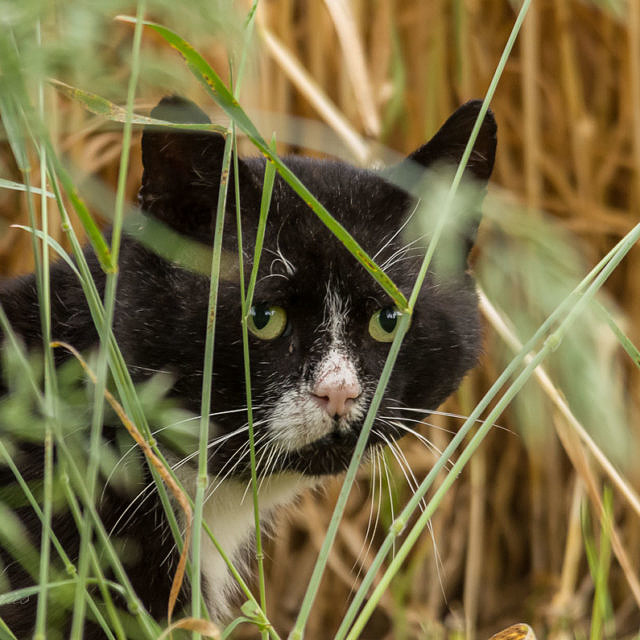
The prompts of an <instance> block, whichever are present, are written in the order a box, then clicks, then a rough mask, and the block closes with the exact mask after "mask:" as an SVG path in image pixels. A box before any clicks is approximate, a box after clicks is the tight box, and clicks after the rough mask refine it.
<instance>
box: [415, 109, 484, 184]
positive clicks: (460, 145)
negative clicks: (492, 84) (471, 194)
mask: <svg viewBox="0 0 640 640" xmlns="http://www.w3.org/2000/svg"><path fill="white" fill-rule="evenodd" d="M481 107H482V101H481V100H470V101H469V102H467V103H466V104H463V105H462V106H461V107H459V108H458V109H457V110H456V111H455V112H454V113H453V114H452V115H451V116H450V117H449V118H448V120H447V121H446V122H445V123H444V124H443V125H442V127H440V130H439V131H438V132H437V133H436V134H435V135H434V136H433V138H431V140H429V142H427V143H426V144H424V145H423V146H421V147H420V148H419V149H417V150H416V151H414V152H413V153H412V154H411V155H410V156H409V157H408V160H410V161H412V162H415V163H417V164H419V165H421V166H423V167H429V166H432V165H435V164H444V165H452V166H454V167H457V166H458V164H459V163H460V160H461V159H462V154H463V153H464V150H465V147H466V146H467V141H468V140H469V137H470V136H471V131H472V130H473V127H474V125H475V123H476V120H477V118H478V114H479V113H480V108H481ZM496 132H497V126H496V121H495V118H494V117H493V113H491V111H490V110H489V111H487V113H486V114H485V116H484V120H483V121H482V125H481V126H480V131H479V132H478V136H477V138H476V141H475V143H474V145H473V150H472V152H471V155H470V156H469V160H468V162H467V166H466V169H465V173H466V174H467V175H468V177H473V178H475V179H476V180H480V181H482V182H486V181H487V180H488V179H489V176H490V175H491V171H492V169H493V162H494V160H495V156H496V142H497V138H496Z"/></svg>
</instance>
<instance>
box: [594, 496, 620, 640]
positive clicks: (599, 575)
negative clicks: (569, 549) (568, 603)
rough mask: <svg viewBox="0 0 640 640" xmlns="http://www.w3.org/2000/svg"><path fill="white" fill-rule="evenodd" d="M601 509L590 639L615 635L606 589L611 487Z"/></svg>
mask: <svg viewBox="0 0 640 640" xmlns="http://www.w3.org/2000/svg"><path fill="white" fill-rule="evenodd" d="M602 503H603V510H602V515H601V519H600V550H599V553H598V559H597V563H596V567H595V572H594V573H592V577H593V582H594V584H595V593H594V596H593V610H592V614H591V630H590V640H599V639H600V638H603V637H612V634H613V637H615V630H613V629H612V630H611V633H609V631H610V630H609V629H608V628H607V627H608V626H609V623H610V622H612V621H613V618H612V615H611V598H610V597H609V592H608V589H607V582H608V579H609V569H610V568H611V523H612V520H613V496H612V493H611V489H609V487H605V489H604V492H603V496H602Z"/></svg>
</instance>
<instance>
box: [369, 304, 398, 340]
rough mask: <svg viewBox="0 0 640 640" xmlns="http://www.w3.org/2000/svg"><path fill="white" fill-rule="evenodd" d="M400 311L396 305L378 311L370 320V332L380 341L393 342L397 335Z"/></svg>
mask: <svg viewBox="0 0 640 640" xmlns="http://www.w3.org/2000/svg"><path fill="white" fill-rule="evenodd" d="M399 317H400V312H399V311H398V310H397V309H396V308H395V307H385V308H384V309H380V311H376V312H375V313H374V314H373V315H372V316H371V320H369V333H370V334H371V337H372V338H373V339H374V340H377V341H378V342H391V341H392V340H393V337H394V336H395V335H396V327H397V325H398V318H399Z"/></svg>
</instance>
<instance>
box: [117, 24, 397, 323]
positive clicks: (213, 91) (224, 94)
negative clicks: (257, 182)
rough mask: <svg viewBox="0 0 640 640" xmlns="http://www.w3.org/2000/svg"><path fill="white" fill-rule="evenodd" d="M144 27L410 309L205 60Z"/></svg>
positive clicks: (163, 30)
mask: <svg viewBox="0 0 640 640" xmlns="http://www.w3.org/2000/svg"><path fill="white" fill-rule="evenodd" d="M118 19H119V20H122V21H124V22H132V19H131V18H130V17H129V16H118ZM145 25H146V26H148V27H150V28H151V29H153V30H154V31H156V33H158V34H159V35H161V36H162V37H163V38H164V39H165V40H166V41H167V42H168V43H169V44H170V45H171V46H172V47H174V48H175V49H176V50H177V51H179V53H180V54H181V55H182V56H183V58H184V60H185V62H186V64H187V67H188V68H189V70H190V71H191V72H192V73H193V75H194V76H195V77H196V78H197V79H198V80H199V81H200V83H201V84H202V85H203V86H204V87H205V89H206V90H207V91H208V93H209V95H211V97H212V98H213V99H214V100H215V102H216V103H217V104H218V105H219V106H220V107H221V108H222V109H223V110H224V111H225V112H226V113H227V115H228V116H229V117H230V118H231V119H232V120H233V121H234V122H235V123H236V125H237V126H238V127H239V128H240V129H241V130H242V131H244V133H245V134H246V135H247V136H248V138H249V140H251V142H252V143H253V144H254V145H255V146H256V147H257V148H258V149H259V150H260V151H261V152H262V153H263V154H264V155H265V156H266V157H267V158H269V159H270V160H271V161H272V162H273V163H274V164H275V166H276V169H277V171H278V173H280V175H281V176H282V177H283V178H284V179H285V180H286V181H287V183H288V184H289V185H290V186H291V188H292V189H293V190H294V191H295V192H296V193H297V194H298V195H299V196H300V197H301V198H302V200H303V201H304V202H305V203H306V204H307V206H309V207H310V208H311V209H312V211H313V212H314V213H315V214H316V215H317V216H318V217H319V218H320V220H322V222H323V223H324V224H325V225H326V227H327V228H328V229H329V230H330V231H331V232H332V233H333V234H334V235H335V236H336V237H337V238H338V239H339V240H340V242H341V243H342V244H343V245H344V246H345V247H346V248H347V250H348V251H349V252H350V253H351V254H352V255H353V256H354V257H355V258H356V260H358V262H359V263H360V264H361V265H362V266H363V267H364V268H365V269H366V270H367V271H368V272H369V273H370V274H371V276H372V277H373V278H374V279H375V280H376V281H377V282H378V283H379V284H380V286H381V287H382V288H383V289H384V290H385V291H386V292H387V293H388V294H389V295H390V296H391V298H392V299H393V300H394V302H395V303H396V305H397V306H398V308H399V309H400V311H402V312H405V313H406V312H408V311H409V310H410V307H408V305H407V300H406V298H405V297H404V295H403V294H402V292H401V291H400V290H399V289H398V287H397V286H396V285H395V284H394V283H393V281H392V280H391V279H390V278H389V276H387V275H386V274H385V273H384V271H382V269H380V267H379V266H378V265H377V264H376V263H375V262H374V261H373V260H372V259H371V258H370V257H369V256H368V255H367V253H366V252H365V251H364V249H363V248H362V247H361V246H360V245H359V244H358V243H357V242H356V240H355V239H354V238H353V236H351V234H350V233H349V232H348V231H347V230H346V229H345V228H344V227H343V226H342V225H341V224H340V223H339V222H338V221H337V220H335V218H333V216H331V214H330V213H329V212H328V211H327V209H326V208H325V207H324V206H323V205H322V204H320V202H319V201H318V200H317V199H316V198H315V196H314V195H313V194H312V193H311V192H310V191H309V190H308V189H307V187H305V185H304V184H303V183H302V182H301V181H300V179H299V178H298V177H297V176H296V175H295V174H294V173H293V172H292V171H291V169H289V167H287V165H285V164H284V162H282V160H281V159H280V158H279V157H278V155H277V154H276V153H275V152H274V151H272V150H271V149H270V148H269V145H268V144H267V143H266V142H265V140H264V139H263V138H262V136H261V135H260V133H259V132H258V130H257V129H256V127H255V125H254V124H253V122H251V120H250V119H249V117H248V116H247V114H246V113H245V112H244V110H243V109H242V107H241V106H240V105H239V104H238V101H237V100H236V99H235V97H234V96H233V94H232V93H231V92H230V91H229V89H227V87H226V85H225V84H224V82H222V80H221V79H220V77H219V76H218V74H217V73H216V72H215V71H214V70H213V69H212V68H211V67H210V66H209V64H208V63H207V61H206V60H205V59H204V58H203V57H202V56H201V55H200V54H199V53H198V52H197V51H196V50H195V49H194V48H193V46H192V45H190V44H189V43H188V42H186V41H185V40H184V39H183V38H181V37H180V36H179V35H178V34H177V33H175V32H174V31H172V30H171V29H168V28H167V27H164V26H162V25H160V24H156V23H154V22H145Z"/></svg>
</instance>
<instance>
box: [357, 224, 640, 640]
mask: <svg viewBox="0 0 640 640" xmlns="http://www.w3.org/2000/svg"><path fill="white" fill-rule="evenodd" d="M639 239H640V225H637V226H636V227H634V228H633V229H632V230H631V231H630V232H629V233H628V234H627V235H626V236H625V237H624V238H623V239H622V241H621V242H620V243H619V244H618V245H617V247H616V250H615V251H613V252H612V253H610V254H609V256H608V261H607V262H606V264H605V265H604V266H603V267H602V270H601V271H600V272H599V273H598V274H597V276H595V277H593V278H592V274H589V275H588V276H587V277H586V278H584V280H583V281H582V282H581V283H580V285H579V289H580V290H582V292H581V293H580V294H579V295H578V297H577V299H575V296H574V295H571V296H569V297H568V298H567V299H566V300H565V301H564V302H565V303H567V302H569V301H570V305H569V309H568V312H567V314H566V317H565V318H564V320H562V322H561V323H560V325H559V327H558V328H557V329H556V330H555V331H553V332H552V333H551V334H549V335H548V337H547V339H546V340H545V341H544V345H543V347H542V348H541V349H540V351H539V352H538V353H537V354H536V355H535V356H534V357H533V358H532V359H531V360H530V362H529V363H528V364H527V366H526V367H525V369H524V370H523V371H522V373H521V374H520V375H519V376H518V377H517V378H516V380H515V381H514V382H513V383H512V384H511V385H510V387H509V388H508V389H507V391H505V393H504V395H503V396H502V397H501V398H500V400H499V401H498V403H497V404H496V406H495V408H494V409H493V410H492V411H491V412H490V414H489V415H488V416H487V418H486V420H485V422H483V423H482V425H481V426H480V428H479V429H478V431H477V432H476V433H475V435H474V436H473V438H472V439H471V442H470V443H469V444H468V445H467V447H465V449H464V450H463V451H462V453H461V454H460V456H459V458H458V460H457V461H456V462H455V464H454V465H453V466H452V467H451V469H450V471H449V473H448V474H447V476H446V478H445V479H444V481H443V482H442V484H441V485H440V486H439V487H438V489H437V490H436V491H435V493H434V496H433V497H432V498H431V500H430V501H429V503H428V504H427V506H426V508H425V509H424V511H423V512H422V514H421V515H420V517H419V518H418V521H417V522H416V524H415V525H414V526H413V527H412V529H411V531H410V532H409V534H408V535H407V537H406V539H405V541H404V543H403V544H402V546H401V547H400V549H399V551H398V552H397V553H396V555H395V557H394V559H393V560H392V562H391V563H390V565H389V567H388V569H387V571H386V572H385V573H384V575H383V576H382V577H381V579H380V582H379V583H378V585H377V586H376V588H375V590H374V592H373V593H372V594H371V597H370V598H369V600H368V602H367V603H366V605H365V606H364V607H363V609H362V611H361V613H360V615H359V616H358V618H357V619H356V622H355V623H354V625H353V627H352V628H351V631H350V633H349V634H348V635H347V636H346V638H347V640H355V638H356V637H358V634H359V633H360V632H361V631H362V629H363V628H364V625H365V623H366V621H367V620H368V619H369V617H370V616H371V614H372V613H373V610H374V608H375V606H376V604H377V603H378V602H379V601H380V598H381V597H382V594H383V593H384V591H385V590H386V588H388V586H389V583H390V581H391V579H392V577H393V576H394V575H395V574H396V573H397V571H398V570H399V568H400V566H401V564H402V562H403V561H404V559H405V558H406V557H407V555H408V554H409V552H410V551H411V549H412V547H413V545H414V544H415V542H416V541H417V539H418V537H419V536H420V534H421V533H422V531H423V530H424V528H425V527H426V526H427V524H428V522H429V518H430V517H431V516H432V515H433V512H434V511H435V509H436V508H437V506H438V505H439V503H440V501H441V500H442V498H443V497H444V494H445V493H446V492H447V491H448V490H449V487H450V486H451V485H452V484H453V483H454V482H455V480H456V479H457V478H458V476H459V474H460V472H461V471H462V469H463V468H464V466H465V465H466V463H467V462H468V460H469V458H470V457H471V455H472V454H473V452H474V451H475V450H476V449H477V447H478V446H479V445H480V443H481V442H482V440H483V439H484V437H485V436H486V435H487V433H488V432H489V430H490V429H491V427H492V425H493V424H494V423H495V421H496V420H497V419H498V418H499V417H500V415H501V414H502V412H503V411H504V410H505V408H506V407H507V405H508V404H509V402H511V400H512V399H513V397H515V395H516V393H518V392H519V390H520V389H521V388H522V386H524V384H525V383H526V381H527V380H528V379H529V377H530V376H531V375H532V374H533V371H534V370H535V369H536V367H537V366H538V365H539V364H540V363H541V362H542V361H543V360H544V359H545V358H546V357H547V356H548V355H549V354H550V353H551V352H552V351H554V350H555V349H557V348H558V346H559V344H560V342H561V341H562V338H563V336H564V335H565V334H566V332H567V331H568V330H569V329H570V328H571V326H572V325H573V323H574V322H575V321H576V320H577V318H578V317H579V315H580V314H581V313H582V312H583V311H584V309H585V308H586V307H587V305H588V304H589V303H590V302H591V300H592V299H593V297H594V296H595V294H596V293H597V291H598V290H599V289H600V288H601V287H602V285H603V284H604V283H605V281H606V280H607V279H608V277H609V276H610V275H611V273H612V272H613V271H614V269H616V267H617V266H618V265H619V264H620V262H621V261H622V259H623V258H624V257H625V256H626V255H627V253H628V252H629V251H630V250H631V248H632V247H633V246H634V245H635V244H636V243H637V242H638V240H639ZM601 264H602V262H601V263H600V264H599V265H598V266H600V265H601ZM592 273H593V272H592ZM587 282H590V284H589V285H588V287H586V290H584V289H585V286H586V283H587ZM566 306H567V305H566V304H564V303H563V304H561V306H560V307H559V309H558V311H559V310H560V308H566ZM555 315H556V314H555V313H554V314H552V316H551V317H549V318H548V320H547V321H546V322H545V323H544V325H546V326H548V327H552V326H553V324H552V322H551V321H552V319H553V316H555ZM529 350H530V349H529V343H528V344H527V346H526V347H525V348H524V349H523V350H522V351H521V352H520V354H518V356H516V359H514V361H515V360H518V359H520V360H522V359H524V357H525V356H526V355H527V354H528V352H529ZM501 377H502V376H501ZM494 387H495V385H494ZM494 387H492V390H493V389H494ZM487 395H489V394H487ZM494 395H495V393H494V394H493V395H492V396H491V397H493V396H494ZM485 398H486V396H485ZM478 406H480V405H478ZM476 409H477V407H476ZM475 413H476V411H474V413H472V415H471V416H470V417H469V418H468V419H467V420H466V421H465V423H464V425H462V427H461V429H460V431H459V433H458V435H459V434H460V433H461V432H464V433H466V429H467V428H468V426H469V424H471V421H472V419H473V420H475V419H476V417H477V415H475ZM456 437H457V436H456ZM455 439H456V438H454V441H455ZM454 441H452V443H453V442H454ZM450 454H451V452H450V451H449V447H447V449H445V451H444V453H443V456H441V458H440V459H443V458H445V456H447V457H448V456H449V455H450ZM445 459H446V458H445ZM430 476H431V473H430V474H429V475H428V476H427V478H425V480H424V481H423V482H422V484H421V485H420V487H419V488H418V489H417V490H416V491H415V494H414V498H416V499H419V498H421V497H423V496H424V495H425V494H426V491H427V490H428V488H429V486H430V482H428V481H429V479H430ZM416 506H417V503H416ZM414 510H415V509H414ZM404 514H405V512H404V511H403V514H401V517H403V516H404ZM409 515H410V514H409ZM406 522H407V520H406V519H402V520H400V519H398V520H397V522H396V523H394V525H393V526H392V531H391V534H390V536H391V537H395V536H397V535H398V534H399V533H400V532H401V531H402V529H403V528H404V526H405V524H406Z"/></svg>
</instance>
